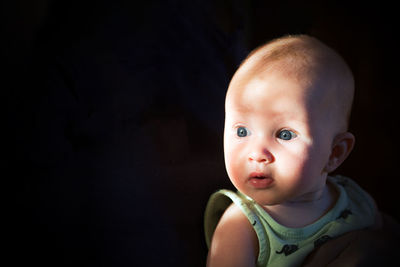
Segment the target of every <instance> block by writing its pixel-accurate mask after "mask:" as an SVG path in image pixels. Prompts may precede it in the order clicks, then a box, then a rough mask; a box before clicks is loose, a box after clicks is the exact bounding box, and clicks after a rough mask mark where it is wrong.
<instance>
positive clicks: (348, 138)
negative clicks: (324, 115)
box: [325, 132, 355, 173]
mask: <svg viewBox="0 0 400 267" xmlns="http://www.w3.org/2000/svg"><path fill="white" fill-rule="evenodd" d="M354 143H355V137H354V135H353V134H352V133H350V132H345V133H341V134H338V135H337V136H336V137H335V139H334V140H333V143H332V151H331V155H330V156H329V161H328V163H327V165H326V166H325V171H326V172H327V173H330V172H333V171H334V170H336V169H337V168H338V167H339V166H340V165H341V164H342V163H343V161H344V160H345V159H346V158H347V157H348V156H349V154H350V152H351V151H352V150H353V147H354Z"/></svg>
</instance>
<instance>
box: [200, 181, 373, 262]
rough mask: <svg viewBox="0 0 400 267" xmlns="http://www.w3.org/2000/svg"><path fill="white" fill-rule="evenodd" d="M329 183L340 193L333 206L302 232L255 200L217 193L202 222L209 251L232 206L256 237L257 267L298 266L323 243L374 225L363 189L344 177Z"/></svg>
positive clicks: (231, 192)
mask: <svg viewBox="0 0 400 267" xmlns="http://www.w3.org/2000/svg"><path fill="white" fill-rule="evenodd" d="M328 182H330V183H332V184H333V185H334V187H335V188H336V189H337V191H338V192H339V197H338V199H337V201H336V204H335V205H334V207H333V208H332V209H331V210H330V211H328V212H327V213H326V214H325V215H324V216H323V217H321V218H320V219H319V220H317V221H316V222H314V223H313V224H311V225H308V226H305V227H303V228H288V227H285V226H283V225H280V224H279V223H277V222H276V221H275V220H274V219H273V218H272V217H271V216H270V215H269V214H268V213H267V212H266V211H265V210H264V209H263V208H262V207H261V206H260V205H258V204H257V203H256V202H255V201H254V200H252V199H251V198H249V197H248V196H246V195H244V194H242V193H240V192H239V191H238V192H233V191H230V190H220V191H218V192H216V193H214V194H213V195H212V196H211V197H210V199H209V201H208V204H207V207H206V211H205V218H204V227H205V235H206V242H207V245H208V247H210V243H211V239H212V235H213V233H214V231H215V228H216V226H217V224H218V222H219V220H220V218H221V216H222V214H223V213H224V212H225V210H226V209H227V208H228V207H229V205H230V204H231V203H232V202H233V203H235V204H236V205H238V207H239V208H240V209H241V211H242V212H243V213H244V214H245V215H246V217H247V218H248V219H249V221H250V223H251V224H252V225H253V228H254V230H255V232H256V234H257V237H258V241H259V255H258V260H257V266H260V267H261V266H280V267H282V266H299V265H300V264H301V263H302V262H303V261H304V260H305V258H306V257H307V255H308V254H309V253H310V252H311V251H313V250H314V249H315V248H316V247H318V246H320V245H322V244H323V243H324V242H326V241H328V240H330V239H332V238H334V237H337V236H339V235H342V234H344V233H346V232H350V231H353V230H358V229H363V228H367V227H369V226H372V225H373V224H374V219H375V213H376V210H375V205H374V201H373V200H372V198H371V197H370V196H369V195H368V194H367V193H366V192H365V191H364V190H363V189H361V188H360V187H359V186H358V185H357V184H356V183H355V182H354V181H352V180H351V179H349V178H346V177H344V176H335V177H328Z"/></svg>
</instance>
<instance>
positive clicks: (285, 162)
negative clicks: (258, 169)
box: [276, 145, 313, 177]
mask: <svg viewBox="0 0 400 267" xmlns="http://www.w3.org/2000/svg"><path fill="white" fill-rule="evenodd" d="M310 152H311V151H310V149H309V148H308V147H307V146H302V145H297V146H292V147H291V148H290V149H287V148H286V149H282V151H281V152H280V156H279V157H276V159H277V162H276V164H277V165H279V167H278V168H277V170H279V172H280V175H282V176H283V177H299V176H304V175H308V174H309V173H310V171H311V169H312V166H313V165H312V164H311V162H312V160H311V153H310Z"/></svg>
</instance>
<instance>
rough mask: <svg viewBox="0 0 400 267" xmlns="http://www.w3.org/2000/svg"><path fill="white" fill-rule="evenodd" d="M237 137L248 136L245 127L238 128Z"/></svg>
mask: <svg viewBox="0 0 400 267" xmlns="http://www.w3.org/2000/svg"><path fill="white" fill-rule="evenodd" d="M236 134H237V136H239V137H246V136H248V135H249V131H248V130H247V129H246V128H245V127H239V128H237V131H236Z"/></svg>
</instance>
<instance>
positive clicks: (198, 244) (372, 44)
mask: <svg viewBox="0 0 400 267" xmlns="http://www.w3.org/2000/svg"><path fill="white" fill-rule="evenodd" d="M321 2H323V3H321ZM394 11H395V9H394V7H393V6H390V5H387V4H385V3H384V2H368V3H367V2H364V1H360V2H359V3H358V2H355V1H347V2H341V1H260V0H258V1H257V0H253V1H228V0H226V1H222V0H220V1H200V0H195V1H183V0H174V1H155V0H152V1H121V0H120V1H105V0H103V1H64V0H63V1H52V0H41V1H24V0H18V1H9V2H8V3H3V4H2V13H3V14H2V20H3V21H2V25H3V28H2V40H3V41H2V43H3V49H2V54H3V55H2V57H3V59H4V60H3V61H2V62H3V65H4V67H5V70H6V71H5V72H4V71H3V75H4V78H3V79H2V86H1V87H2V88H1V91H2V95H3V96H4V97H2V99H5V103H4V105H3V106H5V107H6V113H5V114H6V118H5V119H4V120H3V124H2V125H3V126H4V129H3V134H5V137H4V138H2V140H3V148H4V149H2V151H3V153H2V154H3V160H2V167H4V169H5V171H4V172H3V173H4V177H2V178H3V180H4V181H6V183H5V184H4V190H5V194H3V196H6V197H5V199H4V201H3V204H4V206H5V209H4V211H7V213H6V214H5V216H4V217H5V218H6V220H7V222H9V227H7V228H5V231H6V232H7V236H9V237H10V238H9V239H7V241H6V244H7V247H8V250H6V254H7V255H8V256H10V257H11V259H12V260H13V262H14V263H15V265H18V264H20V263H40V264H41V265H42V266H47V265H48V266H74V265H84V266H158V265H163V266H204V264H205V258H206V253H207V249H206V245H205V242H204V238H203V235H204V234H203V221H202V220H203V212H204V208H205V205H206V201H207V199H208V197H209V195H210V194H211V193H212V192H214V191H215V190H217V189H219V188H232V186H231V185H230V183H229V179H228V178H227V176H226V173H225V169H224V162H223V150H222V135H223V119H224V110H223V105H224V94H225V91H226V88H227V86H228V83H229V80H230V78H231V77H232V75H233V73H234V71H235V69H236V68H237V66H238V64H239V63H240V61H241V60H242V59H243V58H244V57H245V56H246V55H247V53H248V52H249V51H250V50H251V49H253V48H255V47H256V46H258V45H260V44H262V43H264V42H265V41H268V40H270V39H271V38H275V37H279V36H281V35H284V34H294V33H307V34H311V35H314V36H316V37H317V38H319V39H320V40H322V41H323V42H325V43H326V44H328V45H329V46H331V47H333V48H334V49H336V50H337V51H338V52H339V53H340V54H342V55H343V57H344V58H345V60H346V61H347V62H348V64H349V65H350V67H351V69H352V70H353V73H354V76H355V80H356V96H355V101H354V106H353V115H352V119H351V131H352V132H353V133H354V134H355V136H356V147H355V149H354V151H353V153H352V154H351V156H350V158H349V159H348V160H347V161H346V162H345V163H344V164H343V165H342V166H341V167H340V169H339V170H338V171H337V172H338V173H341V174H344V175H347V176H350V177H352V178H353V179H354V180H356V181H357V182H358V183H359V184H360V185H362V186H363V187H364V188H365V189H366V190H367V191H369V192H370V194H371V195H372V196H373V197H374V198H375V199H376V202H377V204H378V206H379V208H380V209H381V210H382V211H384V212H386V213H388V214H390V215H392V216H393V217H395V218H397V219H399V212H398V208H397V205H396V203H398V201H397V198H396V196H397V195H398V193H399V190H398V189H397V184H396V182H397V179H398V178H399V175H398V172H397V166H398V164H399V163H398V156H397V154H396V152H397V151H398V149H399V134H398V130H397V127H396V124H397V122H398V110H397V108H396V107H395V105H396V104H397V102H398V101H397V99H396V98H397V93H398V92H397V91H398V83H397V78H398V73H397V69H398V67H397V62H398V47H397V46H398V45H397V42H398V41H397V34H398V31H397V27H396V26H395V22H396V20H397V17H396V16H398V15H397V14H396V13H395V12H394ZM6 193H10V194H6Z"/></svg>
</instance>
